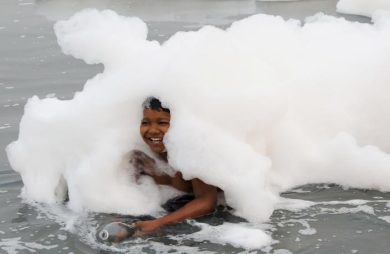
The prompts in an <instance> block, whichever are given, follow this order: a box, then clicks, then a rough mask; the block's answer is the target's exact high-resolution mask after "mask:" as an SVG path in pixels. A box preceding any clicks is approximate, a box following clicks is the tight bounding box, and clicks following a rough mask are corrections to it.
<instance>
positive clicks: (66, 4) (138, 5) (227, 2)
mask: <svg viewBox="0 0 390 254" xmlns="http://www.w3.org/2000/svg"><path fill="white" fill-rule="evenodd" d="M36 6H37V12H38V13H39V14H41V15H44V16H45V17H47V18H48V19H50V20H60V19H65V18H68V17H69V16H71V15H72V14H74V13H75V12H77V11H80V10H82V9H85V8H96V9H99V10H102V9H111V10H114V11H116V12H118V13H119V14H121V15H126V16H137V17H140V18H141V19H143V20H144V21H152V22H153V21H161V22H186V23H197V24H206V23H207V24H227V23H231V22H232V21H233V20H235V19H236V18H234V17H237V16H244V15H245V16H248V15H251V14H254V13H255V11H256V1H254V0H242V1H231V0H198V1H185V0H184V1H183V0H164V1H159V0H132V1H129V0H117V1H110V0H36Z"/></svg>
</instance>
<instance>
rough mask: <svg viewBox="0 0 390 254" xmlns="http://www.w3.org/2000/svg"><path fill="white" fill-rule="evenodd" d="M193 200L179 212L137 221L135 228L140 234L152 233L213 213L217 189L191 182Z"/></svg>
mask: <svg viewBox="0 0 390 254" xmlns="http://www.w3.org/2000/svg"><path fill="white" fill-rule="evenodd" d="M191 183H192V188H193V191H194V194H195V199H194V200H192V201H191V202H189V203H188V204H186V205H185V206H184V207H182V208H180V209H179V210H177V211H175V212H172V213H170V214H167V215H165V216H163V217H160V218H158V219H155V220H149V221H139V222H137V223H136V226H137V228H138V230H139V231H140V233H141V234H142V233H152V232H154V231H156V230H158V229H159V228H160V227H161V226H164V225H170V224H175V223H177V222H180V221H182V220H185V219H193V218H198V217H201V216H204V215H206V214H209V213H211V212H213V211H214V208H215V206H216V204H217V188H216V187H215V186H212V185H209V184H206V183H204V182H203V181H201V180H199V179H193V180H192V181H191Z"/></svg>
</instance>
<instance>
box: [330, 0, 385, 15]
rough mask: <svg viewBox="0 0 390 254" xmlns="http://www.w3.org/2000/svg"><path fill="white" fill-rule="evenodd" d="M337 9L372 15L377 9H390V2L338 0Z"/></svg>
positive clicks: (349, 12) (381, 0) (343, 11)
mask: <svg viewBox="0 0 390 254" xmlns="http://www.w3.org/2000/svg"><path fill="white" fill-rule="evenodd" d="M337 11H338V12H340V13H345V14H355V15H362V16H367V17H373V16H374V14H375V13H376V12H378V11H390V2H389V1H388V0H370V1H367V0H340V1H339V2H338V3H337Z"/></svg>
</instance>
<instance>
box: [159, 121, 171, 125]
mask: <svg viewBox="0 0 390 254" xmlns="http://www.w3.org/2000/svg"><path fill="white" fill-rule="evenodd" d="M159 124H160V125H168V124H169V122H159Z"/></svg>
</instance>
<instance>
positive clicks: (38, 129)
mask: <svg viewBox="0 0 390 254" xmlns="http://www.w3.org/2000/svg"><path fill="white" fill-rule="evenodd" d="M389 21H390V17H389V16H388V15H385V14H383V15H382V16H378V18H376V19H375V20H374V22H375V23H374V24H372V25H370V24H361V23H357V22H348V21H346V20H345V19H343V18H335V17H330V16H326V15H323V14H318V15H315V16H313V17H311V18H308V19H307V23H306V24H304V25H301V24H300V22H299V21H297V20H287V21H285V20H283V19H282V18H281V17H275V16H269V15H256V16H252V17H249V18H247V19H244V20H241V21H238V22H235V23H233V25H232V26H231V27H230V28H228V29H227V30H222V29H219V28H215V27H212V26H206V27H203V28H202V29H200V30H199V31H196V32H179V33H177V34H175V35H174V36H172V37H171V38H170V39H169V40H168V41H166V42H165V43H163V44H159V43H158V42H156V41H148V40H147V27H146V25H145V23H144V22H143V21H141V20H140V19H137V18H129V17H123V16H119V15H117V14H116V13H114V12H112V11H97V10H84V11H82V12H80V13H78V14H76V15H74V16H73V17H72V18H70V19H69V20H66V21H61V22H58V23H57V24H56V25H55V31H56V35H57V37H58V42H59V44H60V46H61V48H62V50H63V52H64V53H65V54H70V55H72V56H74V57H76V58H79V59H82V60H84V61H86V62H87V63H89V64H95V63H102V64H104V67H105V68H104V71H103V73H100V74H98V75H96V76H95V77H93V78H91V79H90V80H88V82H87V83H86V84H85V87H84V89H83V91H82V92H79V93H77V94H76V95H75V97H74V98H73V99H71V100H59V99H56V98H43V99H39V98H38V97H33V98H31V99H29V101H28V103H27V104H26V106H25V114H24V116H23V118H22V120H21V123H20V133H19V137H18V140H17V141H15V142H14V143H12V144H11V145H9V146H8V148H7V154H8V157H9V160H10V162H11V165H12V167H13V168H14V169H15V170H16V171H18V172H19V173H20V174H21V176H22V179H23V182H24V188H23V196H24V197H26V198H28V199H32V200H36V201H39V202H46V203H55V202H58V201H60V200H61V199H62V198H63V195H64V193H65V190H66V187H67V188H68V190H69V198H70V202H69V207H70V208H71V209H73V210H75V211H83V210H92V211H97V212H116V213H126V214H143V213H153V212H157V211H158V210H159V209H160V208H159V207H160V204H161V203H162V202H163V200H164V199H166V198H164V195H163V194H161V193H160V190H159V188H158V187H157V186H156V185H155V184H154V182H153V181H152V180H151V179H150V178H149V177H146V176H145V177H143V178H141V179H139V180H138V181H136V179H135V177H134V170H133V168H131V166H130V165H129V163H128V157H126V156H128V152H129V151H130V150H132V149H134V148H137V149H141V150H144V151H145V152H149V151H148V149H147V148H146V147H145V144H143V142H142V140H141V138H140V137H139V133H138V126H139V121H140V118H141V114H142V112H141V111H142V110H141V104H142V102H143V100H144V99H145V98H146V97H148V96H150V95H154V96H157V97H160V98H161V99H162V100H163V102H164V103H165V104H166V105H168V106H169V107H170V109H171V113H172V120H171V128H170V130H169V133H168V134H167V136H166V138H165V140H164V142H165V143H166V146H167V149H168V152H169V162H170V164H171V166H173V167H174V168H176V169H178V170H180V171H181V172H182V173H183V176H184V177H185V178H186V179H191V178H194V177H198V178H201V179H202V180H204V181H205V182H207V183H210V184H213V185H216V186H218V187H220V188H221V189H223V190H224V193H225V196H226V200H227V203H228V204H229V205H230V206H232V207H233V208H234V209H235V211H236V214H238V215H240V216H243V217H245V218H247V219H248V220H250V221H254V222H264V221H266V220H267V219H268V218H269V216H270V215H271V213H272V211H273V209H274V208H275V204H276V203H277V201H278V198H277V195H278V194H279V192H281V191H283V190H286V189H289V188H292V187H295V186H298V185H301V184H306V183H324V182H327V183H330V182H334V183H338V184H342V185H345V186H348V187H361V188H375V189H379V190H383V191H389V190H390V156H389V154H388V151H389V149H390V136H389V135H388V130H389V128H390V118H389V117H388V116H389V115H390V112H389V111H390V105H389V101H390V100H389V98H388V95H389V94H390V88H389V86H388V84H389V82H390V73H389V71H388V70H389V67H390V60H389V59H390V58H389V56H390V30H389V27H390V22H389ZM108 34H109V35H110V36H107V35H108ZM372 123H375V124H372ZM359 209H360V210H365V211H366V212H370V211H372V210H369V209H368V208H367V209H364V207H363V206H360V208H359ZM350 212H354V211H350Z"/></svg>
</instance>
